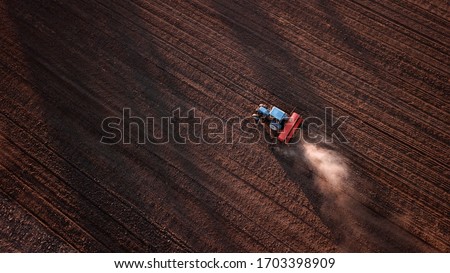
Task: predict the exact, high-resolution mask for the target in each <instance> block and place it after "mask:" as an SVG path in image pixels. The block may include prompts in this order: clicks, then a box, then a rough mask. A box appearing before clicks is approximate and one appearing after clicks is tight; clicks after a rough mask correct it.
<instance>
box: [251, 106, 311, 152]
mask: <svg viewBox="0 0 450 273" xmlns="http://www.w3.org/2000/svg"><path fill="white" fill-rule="evenodd" d="M269 109H270V110H269ZM252 117H253V118H254V119H255V122H256V123H257V124H258V123H259V122H261V123H263V124H266V125H269V128H270V135H271V136H272V137H275V136H276V137H277V139H278V141H280V142H283V143H286V144H287V143H289V141H290V140H291V139H292V137H293V136H294V133H295V130H296V129H297V128H299V127H300V125H301V123H302V121H303V119H302V117H301V116H300V115H299V114H297V113H295V112H292V114H291V115H290V116H289V115H288V114H286V112H284V111H283V110H281V109H280V108H278V107H275V106H272V107H271V108H269V107H267V105H265V104H260V105H259V106H258V107H257V108H256V110H255V113H254V114H253V115H252Z"/></svg>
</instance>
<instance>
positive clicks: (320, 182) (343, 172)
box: [303, 143, 349, 193]
mask: <svg viewBox="0 0 450 273" xmlns="http://www.w3.org/2000/svg"><path fill="white" fill-rule="evenodd" d="M303 150H304V156H305V158H306V160H307V162H308V164H309V165H310V167H311V168H312V169H313V171H314V173H315V176H316V177H315V183H316V184H317V186H318V187H319V188H320V190H321V191H323V193H332V192H338V191H339V190H340V189H341V187H342V185H343V184H344V183H345V182H346V181H347V179H348V177H349V172H348V167H347V164H346V159H345V158H344V157H342V156H341V155H339V154H338V153H337V152H335V151H333V150H328V149H325V148H321V147H318V146H316V145H314V144H309V143H305V144H303Z"/></svg>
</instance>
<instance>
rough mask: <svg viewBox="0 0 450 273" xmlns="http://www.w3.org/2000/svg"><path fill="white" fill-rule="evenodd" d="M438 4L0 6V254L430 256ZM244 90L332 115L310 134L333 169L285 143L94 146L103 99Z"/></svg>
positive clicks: (442, 75)
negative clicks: (343, 169)
mask: <svg viewBox="0 0 450 273" xmlns="http://www.w3.org/2000/svg"><path fill="white" fill-rule="evenodd" d="M430 2H431V3H430ZM446 2H447V1H422V0H398V1H385V0H375V1H368V0H367V1H366V0H358V1H352V0H343V1H340V0H339V1H325V0H317V1H269V0H262V1H229V0H205V1H162V0H155V1H146V0H132V1H119V0H113V1H103V0H89V1H88V0H81V1H74V0H67V1H58V0H54V1H52V0H47V1H46V0H33V1H31V0H25V1H16V0H2V1H0V3H1V6H0V20H1V22H0V73H1V74H0V88H1V97H0V98H1V100H0V109H1V115H0V120H1V122H0V125H1V131H0V148H1V149H0V153H1V156H0V168H1V171H0V173H1V182H0V251H3V252H73V251H81V252H188V251H189V252H190V251H193V252H216V251H217V252H340V251H346V252H348V251H349V252H449V251H450V236H449V232H448V231H449V230H450V221H449V215H450V205H449V200H450V198H449V191H450V183H449V182H450V180H449V177H450V171H449V165H450V164H449V163H450V162H449V146H450V104H449V97H450V96H449V94H450V93H449V90H450V84H449V71H450V66H449V64H450V58H449V54H450V47H449V44H450V38H449V37H450V21H449V18H450V17H449V5H448V4H447V3H446ZM259 103H269V104H273V105H277V106H279V107H280V108H282V109H285V110H286V111H290V110H291V109H294V108H295V109H296V111H297V112H299V113H300V114H301V115H302V116H303V117H320V118H323V116H324V111H325V110H324V109H325V107H332V108H333V111H334V114H335V115H336V116H349V118H348V120H347V121H346V122H345V124H344V125H342V126H341V127H340V129H341V130H342V132H343V134H344V135H345V136H346V137H347V139H348V143H339V142H336V141H335V142H334V143H333V144H328V145H322V146H320V147H324V148H326V149H329V150H333V151H334V152H335V153H338V154H340V155H341V157H343V158H344V159H343V160H344V161H345V162H346V165H347V167H348V172H349V174H348V177H347V178H346V179H344V181H343V182H342V183H340V184H339V185H337V186H336V187H334V188H333V190H332V191H329V190H324V189H323V188H321V187H320V186H319V184H318V183H319V182H318V181H320V180H321V179H322V178H320V174H317V173H316V171H315V169H314V168H312V167H311V166H309V165H308V162H307V161H306V159H305V158H304V155H303V154H304V149H303V148H302V146H301V145H292V146H282V145H279V144H278V145H268V144H266V143H265V142H264V141H263V140H260V141H258V142H257V143H254V144H252V145H248V144H242V143H236V142H235V143H234V144H227V143H225V142H224V141H222V142H220V143H219V144H216V145H209V144H205V143H202V144H194V143H191V142H188V144H186V145H182V144H174V142H173V141H172V142H170V143H169V144H165V145H155V144H151V143H146V144H137V143H136V139H133V140H134V141H133V142H132V144H128V145H127V144H117V145H105V144H102V143H100V139H101V137H102V136H103V135H104V133H102V128H101V124H102V120H103V119H105V118H106V117H109V116H113V117H121V116H122V109H123V108H130V109H131V112H132V114H133V115H134V116H139V117H142V118H144V117H156V118H161V117H169V116H170V115H171V113H172V111H173V110H175V109H177V108H180V110H181V113H182V114H186V113H187V111H188V110H189V109H192V108H195V109H196V114H197V116H199V117H202V118H206V117H216V118H219V119H222V120H227V119H230V118H235V117H240V118H244V117H248V116H249V115H250V114H251V113H252V111H253V110H254V108H255V105H257V104H259ZM156 125H158V126H156V127H157V130H156V131H157V132H158V133H161V129H158V128H160V127H159V125H160V122H159V121H156ZM258 129H260V130H262V129H261V128H258ZM134 130H135V134H134V136H136V135H138V131H137V129H136V128H134ZM232 130H233V129H232V128H230V127H227V128H226V134H227V136H231V133H232V132H234V133H235V135H234V137H239V136H240V135H243V134H244V133H243V132H242V131H239V130H238V128H235V130H234V131H232ZM139 132H144V130H143V129H142V130H141V131H139ZM196 132H198V130H197V131H196ZM315 132H316V133H318V134H325V135H328V136H329V137H331V133H332V132H330V131H327V132H325V131H324V129H323V127H319V128H316V129H315ZM322 180H323V179H322ZM328 182H330V181H328ZM331 182H332V181H331ZM331 182H330V185H331V184H332V183H331ZM325 185H328V184H326V183H325Z"/></svg>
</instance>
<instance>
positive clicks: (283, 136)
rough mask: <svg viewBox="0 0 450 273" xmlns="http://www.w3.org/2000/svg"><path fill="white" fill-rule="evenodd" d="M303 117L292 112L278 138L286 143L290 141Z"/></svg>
mask: <svg viewBox="0 0 450 273" xmlns="http://www.w3.org/2000/svg"><path fill="white" fill-rule="evenodd" d="M302 121H303V119H302V117H301V116H300V115H299V114H297V113H292V115H291V117H290V118H289V120H288V121H287V122H286V124H285V125H284V128H283V131H281V133H280V134H279V135H278V140H279V141H281V142H284V143H289V141H290V140H291V138H292V137H293V136H294V133H295V129H297V128H298V127H299V126H300V124H301V123H302Z"/></svg>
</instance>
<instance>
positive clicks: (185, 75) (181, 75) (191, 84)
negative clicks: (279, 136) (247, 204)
mask: <svg viewBox="0 0 450 273" xmlns="http://www.w3.org/2000/svg"><path fill="white" fill-rule="evenodd" d="M93 38H95V37H93ZM131 40H132V41H133V40H134V39H133V38H132V39H131ZM62 46H63V47H67V46H66V45H64V44H62ZM88 49H90V50H92V48H88ZM49 52H50V53H52V52H51V51H49ZM105 52H106V51H105ZM136 52H139V51H136ZM160 52H161V51H160ZM71 54H74V53H73V52H72V53H71ZM140 54H142V53H141V52H140V53H139V55H140ZM165 54H170V53H169V52H165ZM170 56H171V58H170V59H169V58H167V56H165V57H164V58H165V59H166V61H164V60H161V59H164V58H162V57H160V58H161V59H160V60H159V61H157V60H154V59H152V61H153V62H155V65H156V71H159V69H161V66H164V65H165V64H166V63H164V62H168V63H176V64H177V65H180V64H182V63H180V62H179V61H177V59H174V57H175V58H179V57H180V55H179V54H178V53H177V52H175V55H172V54H170ZM92 57H94V59H95V55H93V56H92ZM145 57H147V58H148V57H149V56H145ZM80 58H83V57H82V56H80ZM130 60H131V59H130ZM130 60H128V61H126V62H129V61H130ZM178 60H183V62H188V61H192V59H178ZM40 61H41V62H42V60H40ZM66 65H67V64H66ZM102 65H103V64H102ZM107 65H108V66H107V68H108V69H109V70H111V68H110V67H109V65H112V64H111V62H108V63H107ZM45 66H47V67H48V64H47V65H44V67H45ZM202 66H205V63H201V62H200V66H198V67H196V69H197V70H192V68H189V67H188V69H186V66H185V65H184V64H183V66H182V68H181V69H179V70H178V71H176V70H174V68H173V67H172V68H163V70H162V71H160V72H155V70H151V71H152V73H150V74H152V75H154V74H155V73H156V74H158V73H161V72H166V73H167V72H168V73H172V77H173V78H174V79H175V80H181V81H182V82H183V84H184V87H185V88H188V90H191V91H194V92H196V94H193V95H192V96H191V94H189V95H187V93H185V94H184V95H183V94H180V95H181V96H182V97H183V96H184V98H185V99H186V98H187V102H183V101H181V99H177V98H176V95H177V93H176V92H174V91H172V92H171V94H170V95H168V96H166V97H162V98H159V100H155V102H153V103H152V104H153V106H155V107H158V106H159V105H163V104H164V103H165V100H166V99H171V100H173V101H174V102H173V103H172V104H170V105H164V106H163V107H164V108H161V107H160V108H157V110H155V112H156V113H158V114H159V115H161V114H163V113H165V111H161V110H162V109H171V107H173V106H177V105H183V106H189V105H198V106H200V105H199V103H200V102H203V103H205V105H204V106H202V108H203V109H204V110H205V109H208V107H206V105H211V102H206V101H205V99H207V98H212V99H213V100H215V103H217V102H218V101H219V100H220V99H221V98H232V97H233V96H228V95H226V94H225V92H224V93H219V95H218V96H217V95H212V94H210V93H208V91H207V90H208V84H206V85H205V83H204V82H202V79H205V76H207V77H209V79H210V80H212V81H214V80H217V78H216V77H215V76H216V75H214V74H209V73H214V72H213V70H206V71H205V70H204V69H205V68H204V67H202ZM69 67H70V69H69V70H67V69H63V70H60V72H59V73H57V75H58V77H60V78H62V79H64V78H65V77H67V75H68V76H69V79H70V76H71V75H70V71H72V72H73V71H78V73H80V75H83V74H85V73H86V72H84V73H83V71H79V69H77V68H76V67H71V66H69ZM127 67H129V68H131V67H132V66H130V64H124V66H123V68H124V69H126V68H127ZM143 68H144V70H143V71H146V70H147V69H148V68H147V69H145V68H146V67H145V66H144V67H143ZM59 69H61V68H59ZM225 69H227V66H225ZM61 71H65V72H64V73H61ZM124 71H131V72H136V71H133V69H128V70H124ZM174 71H175V72H174ZM68 72H69V73H68ZM194 72H195V73H194ZM199 73H200V74H199ZM195 74H198V76H194V75H195ZM72 77H73V76H72ZM125 77H126V76H125ZM190 77H194V78H195V79H194V80H192V79H190ZM87 78H89V77H87ZM131 78H132V77H131ZM106 80H107V78H105V81H106ZM122 80H124V82H125V83H127V81H132V79H128V80H127V79H124V78H122ZM53 81H54V80H53ZM69 82H70V80H69ZM144 82H146V83H149V82H147V81H144ZM250 82H251V81H250ZM328 82H330V81H326V82H325V81H324V84H327V83H328ZM125 83H122V87H123V88H126V86H127V84H125ZM158 83H159V81H158V80H153V84H152V85H153V86H157V85H158ZM71 84H72V85H73V83H71ZM130 84H131V86H135V85H133V83H132V82H130ZM166 84H167V83H166ZM296 84H299V83H296ZM102 85H103V88H104V86H105V85H106V84H105V82H100V85H98V86H96V84H95V83H90V86H89V87H90V88H93V89H94V90H102ZM138 87H139V85H138ZM167 87H168V88H169V91H170V85H169V86H167ZM210 87H212V88H210V89H209V90H219V89H220V88H222V87H225V89H226V90H229V88H230V87H229V86H227V81H224V82H221V83H220V84H218V85H217V84H213V85H211V86H210ZM141 88H142V87H141ZM235 88H237V89H234V88H233V89H231V90H233V91H234V92H238V94H242V92H243V91H242V90H240V89H239V88H241V87H239V86H236V87H235ZM341 88H342V87H341ZM84 89H85V88H84ZM85 90H88V89H85ZM81 91H82V92H85V91H84V90H83V88H82V89H81ZM41 92H42V91H41ZM97 92H98V91H97ZM65 95H66V96H67V94H65ZM102 95H107V96H109V98H108V99H109V100H110V101H109V102H108V105H109V106H110V107H112V108H113V109H118V108H120V98H121V97H120V96H116V97H114V96H112V95H110V94H107V93H105V92H103V93H97V94H94V96H99V97H102ZM68 96H69V97H71V100H72V102H77V101H79V98H78V97H77V96H78V95H68ZM83 96H85V95H83ZM143 96H144V97H140V98H138V99H141V98H146V97H147V98H148V94H143ZM153 98H154V97H153ZM52 99H53V100H54V101H55V102H56V104H57V105H59V107H62V106H61V105H65V104H66V103H65V102H61V100H60V99H56V100H55V98H54V97H53V98H52ZM90 99H91V101H92V98H90ZM328 99H329V100H331V101H333V98H332V97H330V98H328ZM347 99H348V98H347ZM247 100H248V98H246V97H245V96H242V95H240V101H239V103H240V104H241V105H244V104H246V103H248V102H247ZM310 100H311V101H313V99H312V98H310ZM341 101H342V102H343V101H344V100H340V101H339V100H338V101H336V102H335V103H337V104H339V103H341ZM117 102H119V103H117ZM133 103H134V104H135V105H136V107H137V109H140V110H141V111H139V112H138V111H137V113H143V112H145V110H146V106H145V104H144V103H142V102H141V103H139V102H136V101H133ZM206 103H208V104H206ZM294 103H295V102H294ZM309 103H311V104H313V103H312V102H309ZM213 105H214V104H213ZM225 105H226V107H223V106H222V107H220V106H216V108H210V109H223V110H222V111H223V112H226V110H233V112H234V113H237V114H239V111H241V112H242V109H241V110H240V107H238V106H235V107H233V106H232V105H233V104H232V103H227V104H225ZM218 107H219V108H218ZM310 107H313V108H317V109H319V107H317V106H315V105H311V106H310ZM345 108H346V107H345V105H344V106H343V109H345ZM73 110H74V111H75V113H77V114H78V115H80V117H83V118H85V119H87V120H89V118H88V117H87V116H86V115H83V113H79V111H80V110H77V109H73ZM115 112H116V113H117V111H115ZM91 113H92V111H91ZM211 113H212V111H205V112H203V113H202V114H203V115H207V114H211ZM361 113H362V112H361ZM30 114H31V113H30ZM101 114H102V113H101V111H97V114H95V115H96V116H97V118H98V117H101ZM220 114H221V112H218V115H217V116H219V117H220V116H221V115H220ZM75 116H76V115H75V114H68V113H64V115H63V117H65V118H66V119H71V120H76V118H75ZM92 120H95V118H94V119H93V118H91V121H90V122H89V123H91V126H95V122H94V123H92ZM41 122H42V121H41ZM28 126H29V125H28ZM28 126H27V127H28ZM85 127H87V125H83V126H81V127H79V125H77V127H74V128H77V130H80V131H83V130H86V131H88V129H87V128H85ZM352 129H353V128H352ZM90 131H91V132H93V133H92V134H93V135H95V134H96V133H97V132H95V130H94V131H92V129H91V130H90ZM58 136H61V134H58V133H54V137H56V138H57V137H58ZM66 143H67V144H71V143H74V141H73V140H67V141H66ZM58 146H60V144H59V145H57V146H56V147H58ZM256 149H257V151H259V152H262V154H266V153H267V152H266V153H265V152H264V149H262V148H261V147H259V148H256ZM96 150H99V149H96ZM129 150H130V154H133V151H134V149H129ZM170 150H172V151H175V153H172V154H174V155H180V154H183V153H187V152H191V151H195V149H194V148H192V147H188V148H186V149H177V148H171V149H169V150H167V151H170ZM197 150H198V149H197ZM161 151H162V152H161V156H159V157H158V155H157V154H156V153H155V152H154V151H149V150H146V152H151V153H153V154H154V155H155V156H156V157H158V159H159V160H162V161H165V160H167V159H169V160H168V161H166V163H167V164H168V163H170V161H172V160H170V158H171V157H170V156H167V153H165V152H164V151H165V149H161ZM208 151H209V152H208ZM362 151H363V150H360V152H362ZM68 152H69V151H64V153H63V155H64V157H65V158H74V157H75V156H74V155H73V154H70V152H69V154H68ZM103 152H104V151H103ZM231 152H233V153H232V154H231V155H230V156H233V155H235V156H238V157H237V158H240V157H242V155H243V153H245V152H244V150H242V149H240V148H236V152H234V151H232V150H231ZM355 152H357V151H355ZM80 153H81V157H80V158H85V159H87V160H88V161H89V158H93V155H92V154H93V152H92V151H91V152H89V151H88V150H86V148H83V151H81V152H80ZM122 153H124V151H122ZM77 155H79V154H77ZM202 155H208V156H210V157H214V159H215V162H211V163H210V162H203V161H202ZM145 158H146V157H145V156H142V159H145ZM142 159H141V160H138V161H136V162H135V165H139V164H142V163H140V162H143V161H144V160H142ZM155 160H157V159H155ZM226 160H227V157H226V156H218V155H216V154H215V153H214V150H213V149H206V151H201V152H200V151H196V157H195V158H194V160H192V159H190V158H184V163H189V164H191V167H189V168H186V167H184V166H182V165H179V164H183V161H180V162H176V165H177V166H175V168H176V169H178V170H179V172H180V173H181V174H183V175H186V176H194V178H192V179H193V182H194V183H196V184H201V182H200V181H199V180H200V178H199V177H200V176H201V175H199V174H197V173H198V172H197V171H196V169H198V168H199V167H197V166H196V165H197V164H198V165H200V167H206V169H208V168H209V175H211V178H209V180H215V178H214V174H215V173H216V170H218V171H219V172H218V173H220V174H222V175H224V176H225V177H228V178H229V179H230V180H231V181H232V183H233V184H235V185H244V184H247V185H251V184H248V183H247V179H245V180H244V179H242V178H241V177H240V175H238V174H233V169H235V168H236V169H237V168H238V166H237V165H238V164H239V163H240V162H237V164H236V165H235V166H234V167H233V164H232V165H231V166H230V165H225V164H226ZM379 160H383V159H379ZM256 161H257V159H254V160H251V163H249V165H251V164H255V163H254V162H256ZM365 161H367V160H365ZM191 162H192V163H191ZM200 162H202V163H200ZM73 164H76V165H79V166H81V165H83V164H82V160H81V159H78V160H76V162H74V163H73ZM223 165H225V166H226V167H223ZM132 166H133V164H130V167H132ZM83 168H84V169H85V171H87V173H90V174H92V175H93V176H94V181H96V180H99V179H98V177H99V176H103V177H102V178H105V177H107V175H106V174H101V173H100V174H95V169H94V168H92V167H90V166H86V167H83ZM160 168H162V166H158V168H155V169H154V171H155V172H157V171H158V169H160ZM217 168H218V169H217ZM228 168H231V170H229V169H228ZM221 169H223V171H220V170H221ZM227 170H228V171H229V172H230V173H227ZM371 171H372V170H371ZM137 173H138V172H137ZM238 173H239V172H238ZM281 173H282V172H280V174H281ZM158 175H162V174H161V172H159V173H158ZM176 175H177V174H176V173H175V174H174V177H176ZM96 176H97V178H96ZM196 176H198V177H197V178H196ZM250 177H252V176H250ZM253 177H254V176H253ZM136 178H137V177H136ZM166 178H167V177H165V179H166ZM249 179H251V178H249ZM255 179H257V177H255ZM379 181H380V182H382V183H384V181H383V179H382V178H379ZM425 181H426V180H425ZM175 183H178V181H177V182H175ZM250 183H252V182H251V181H250ZM444 185H445V184H444ZM261 186H262V185H260V184H259V185H258V188H261ZM267 186H268V184H266V185H265V186H264V187H267ZM113 187H116V188H117V185H113ZM187 187H188V188H189V186H187ZM215 187H219V189H220V187H221V185H216V186H215ZM246 187H247V186H245V188H242V189H241V188H239V190H242V191H243V192H245V193H247V192H246V191H247V190H248V188H246ZM264 187H262V189H264V191H267V189H265V188H264ZM269 192H270V191H269ZM228 194H230V193H228V192H226V191H225V193H224V198H226V196H227V195H228ZM248 194H249V195H252V193H251V192H250V193H248ZM405 194H408V192H407V191H405ZM409 194H410V192H409ZM253 195H254V194H253ZM274 196H275V199H277V197H276V193H275V195H273V196H270V197H267V198H268V199H270V198H274ZM211 197H212V198H211V200H213V199H214V195H212V196H211ZM293 197H294V199H295V198H297V196H293ZM289 198H292V196H288V199H287V200H289ZM283 199H284V197H283V195H282V196H281V197H279V198H278V199H277V200H283ZM362 199H367V198H362ZM284 200H286V199H284ZM387 200H389V199H387ZM277 202H278V201H277ZM290 202H291V201H287V204H289V203H290ZM230 203H239V201H238V200H234V201H231V202H230ZM200 204H202V201H200ZM137 207H139V206H137ZM224 211H225V210H224ZM224 211H221V210H220V211H219V213H224ZM233 215H234V213H232V212H231V213H230V215H229V216H228V217H230V218H231V217H232V216H233ZM166 221H167V220H166ZM243 222H245V220H244V221H243ZM240 224H242V223H240ZM170 228H174V227H172V226H170ZM408 228H409V229H410V228H411V227H408ZM416 234H417V231H416ZM419 236H420V235H419ZM422 236H423V235H422ZM286 239H287V238H286ZM444 239H445V237H444ZM444 242H445V241H444ZM361 243H364V242H361ZM298 246H299V245H298ZM440 249H443V248H442V245H441V246H440ZM444 249H445V244H444Z"/></svg>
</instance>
